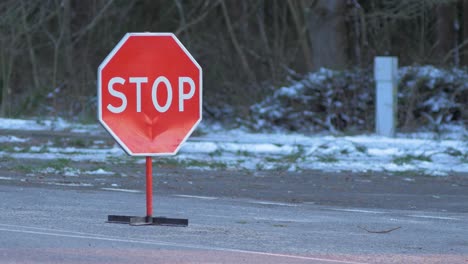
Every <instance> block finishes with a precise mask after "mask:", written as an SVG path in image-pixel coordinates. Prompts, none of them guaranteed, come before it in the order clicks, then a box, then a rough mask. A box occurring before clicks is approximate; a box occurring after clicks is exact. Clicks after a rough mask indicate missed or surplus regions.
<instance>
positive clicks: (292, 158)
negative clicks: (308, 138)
mask: <svg viewBox="0 0 468 264" xmlns="http://www.w3.org/2000/svg"><path fill="white" fill-rule="evenodd" d="M304 153H305V150H304V147H303V146H301V145H298V146H297V150H296V151H295V152H293V153H290V154H288V155H285V156H284V157H283V158H282V159H281V160H282V161H285V162H289V163H294V162H296V161H298V160H299V159H301V160H304Z"/></svg>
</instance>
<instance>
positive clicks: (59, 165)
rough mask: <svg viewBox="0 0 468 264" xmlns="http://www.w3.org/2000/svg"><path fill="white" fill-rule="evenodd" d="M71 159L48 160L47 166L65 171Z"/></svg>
mask: <svg viewBox="0 0 468 264" xmlns="http://www.w3.org/2000/svg"><path fill="white" fill-rule="evenodd" d="M70 162H71V160H69V159H63V158H62V159H56V160H52V161H49V162H47V164H46V165H45V167H49V168H53V169H55V170H58V171H63V170H64V169H65V168H66V167H68V166H69V165H70Z"/></svg>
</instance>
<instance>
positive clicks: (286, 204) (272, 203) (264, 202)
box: [248, 201, 297, 207]
mask: <svg viewBox="0 0 468 264" xmlns="http://www.w3.org/2000/svg"><path fill="white" fill-rule="evenodd" d="M248 202H249V203H253V204H262V205H278V206H290V207H296V206H297V204H290V203H278V202H268V201H248Z"/></svg>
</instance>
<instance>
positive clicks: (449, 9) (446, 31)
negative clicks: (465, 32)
mask: <svg viewBox="0 0 468 264" xmlns="http://www.w3.org/2000/svg"><path fill="white" fill-rule="evenodd" d="M455 15H456V7H455V5H454V4H453V3H442V4H439V5H437V8H436V16H437V22H436V23H437V24H436V38H437V39H436V46H435V52H436V59H437V64H443V63H444V58H445V57H446V56H447V55H449V52H450V51H451V50H452V49H453V48H454V47H455V46H456V43H455V42H454V40H455V27H454V23H455ZM450 57H451V58H453V56H450ZM450 57H449V58H450Z"/></svg>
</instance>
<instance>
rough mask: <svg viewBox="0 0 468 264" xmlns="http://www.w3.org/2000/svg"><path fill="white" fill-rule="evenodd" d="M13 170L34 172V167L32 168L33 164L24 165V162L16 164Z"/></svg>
mask: <svg viewBox="0 0 468 264" xmlns="http://www.w3.org/2000/svg"><path fill="white" fill-rule="evenodd" d="M14 170H15V171H20V172H23V173H31V172H35V169H34V167H33V166H31V165H25V164H19V165H16V166H15V167H14Z"/></svg>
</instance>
